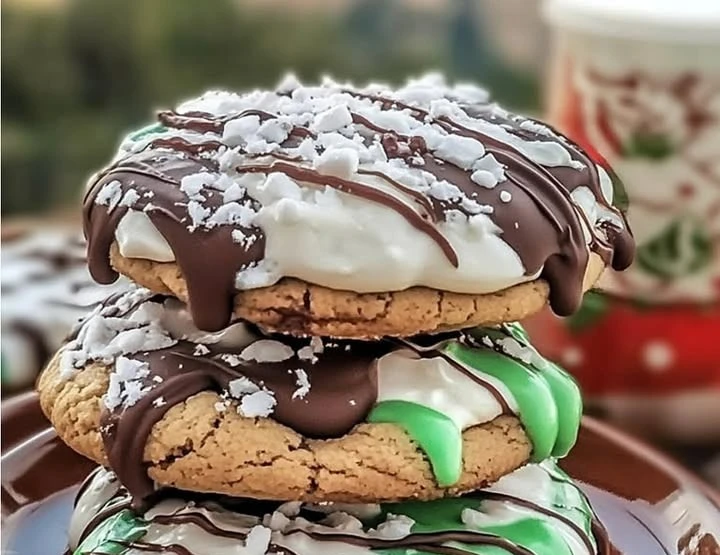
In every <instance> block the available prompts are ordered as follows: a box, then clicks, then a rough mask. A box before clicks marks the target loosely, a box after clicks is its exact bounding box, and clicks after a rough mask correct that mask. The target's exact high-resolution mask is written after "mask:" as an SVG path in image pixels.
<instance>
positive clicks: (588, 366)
mask: <svg viewBox="0 0 720 555" xmlns="http://www.w3.org/2000/svg"><path fill="white" fill-rule="evenodd" d="M545 12H546V15H547V17H548V19H549V21H550V22H551V25H552V27H553V39H554V44H553V47H554V49H553V60H552V61H553V64H552V72H551V74H550V78H549V79H548V83H547V93H548V95H547V97H548V101H549V103H548V108H549V114H548V116H549V117H548V119H549V120H550V121H551V122H553V123H554V124H555V125H556V126H557V127H559V128H560V129H561V130H562V131H564V132H565V133H566V134H568V135H569V136H570V137H571V138H573V139H574V140H575V141H576V142H578V143H579V144H580V145H582V146H583V147H585V148H586V149H588V150H589V151H590V152H591V153H593V154H595V155H596V156H597V159H598V161H600V162H601V163H603V161H604V160H607V162H608V163H609V164H610V166H612V168H613V169H614V170H615V171H616V173H617V174H618V175H619V177H620V178H621V179H622V180H623V182H624V184H625V188H626V192H627V195H628V197H629V201H630V208H629V212H628V218H629V221H630V225H631V227H632V229H633V232H634V234H635V238H636V241H637V243H638V251H637V256H636V261H635V263H634V264H633V266H632V267H631V268H630V269H629V270H628V271H626V272H624V273H615V272H611V271H608V272H606V275H605V276H604V278H603V281H602V283H601V287H602V289H603V290H604V291H605V294H591V295H590V296H589V297H588V298H587V299H586V302H585V303H584V306H583V309H582V310H581V311H580V313H579V314H577V315H576V316H574V317H572V318H570V319H568V320H564V321H563V320H560V319H557V318H554V317H553V316H551V315H549V314H543V315H541V316H539V317H538V318H536V319H535V320H534V321H531V322H530V323H529V325H528V327H529V329H530V332H531V333H532V334H533V337H534V340H535V342H536V343H537V345H538V347H539V348H540V349H541V350H543V351H544V352H545V353H546V354H547V355H548V356H550V357H552V358H555V359H557V360H558V361H559V362H560V363H561V364H563V365H565V366H566V367H567V368H568V369H569V370H571V371H573V372H574V373H575V374H576V376H577V377H578V379H579V380H580V382H581V385H582V386H583V387H584V389H585V393H586V397H587V399H588V403H589V405H590V406H594V407H595V408H598V409H601V410H602V411H603V412H604V413H605V414H606V415H607V416H608V417H610V418H612V419H615V420H619V421H621V423H622V424H623V425H624V426H625V427H630V428H634V429H635V430H636V431H639V432H641V433H644V434H646V435H651V436H655V437H657V438H660V439H669V440H673V441H680V442H688V443H715V442H717V443H718V444H720V2H719V1H718V0H683V1H682V2H678V1H677V0H672V1H670V0H652V1H651V0H549V1H548V2H547V3H546V4H545Z"/></svg>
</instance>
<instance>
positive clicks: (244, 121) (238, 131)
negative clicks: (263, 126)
mask: <svg viewBox="0 0 720 555" xmlns="http://www.w3.org/2000/svg"><path fill="white" fill-rule="evenodd" d="M259 128H260V118H259V117H258V116H245V117H242V118H237V119H232V120H230V121H229V122H227V123H226V124H225V127H224V128H223V136H222V139H223V143H225V144H226V145H228V146H236V145H241V144H243V143H245V142H246V141H247V140H248V139H249V138H250V137H251V136H253V135H255V133H257V130H258V129H259Z"/></svg>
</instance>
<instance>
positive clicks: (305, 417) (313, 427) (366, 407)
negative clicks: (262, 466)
mask: <svg viewBox="0 0 720 555" xmlns="http://www.w3.org/2000/svg"><path fill="white" fill-rule="evenodd" d="M298 346H299V343H298ZM351 347H352V353H351V354H350V353H347V352H345V351H344V349H339V348H338V349H332V350H330V349H328V350H326V352H325V353H323V355H322V357H320V358H319V359H318V360H317V361H316V362H315V363H312V362H311V361H308V360H300V359H296V360H292V361H284V362H275V363H270V362H267V363H260V362H252V361H241V360H239V359H238V362H239V364H237V366H234V367H233V366H231V365H230V364H229V363H227V362H225V361H223V360H222V359H221V358H219V356H218V353H214V352H212V351H211V352H210V353H209V354H208V355H206V356H203V357H200V356H193V355H192V353H193V350H194V348H195V344H193V343H189V342H183V341H181V342H179V343H178V344H177V345H175V346H173V347H170V348H167V349H162V350H159V351H152V352H149V353H147V354H141V355H136V356H135V357H134V358H136V359H138V360H141V361H145V362H148V363H149V365H150V368H151V372H152V375H151V376H148V377H147V378H146V382H147V383H146V384H145V385H147V386H152V389H151V390H150V391H149V392H148V393H147V394H146V395H145V396H144V397H143V398H141V399H140V400H139V401H138V402H137V403H135V404H134V405H133V406H130V407H127V408H125V409H124V410H122V409H118V410H116V411H112V412H109V411H108V412H105V413H104V415H103V428H102V429H103V441H104V444H105V452H106V453H107V457H108V461H109V463H110V467H111V468H112V469H113V470H114V471H115V473H116V474H117V475H118V477H119V479H120V481H121V482H122V483H123V484H124V485H125V487H127V488H128V490H129V491H130V492H131V493H132V495H133V497H134V499H135V505H136V506H138V505H139V504H140V503H141V502H142V499H143V498H145V497H147V496H149V495H150V494H151V493H152V492H153V484H152V482H151V480H150V479H149V477H148V476H147V470H146V468H145V466H144V464H143V453H144V450H145V443H146V442H147V438H148V436H149V435H150V431H151V430H152V427H153V426H154V425H155V424H156V423H157V422H158V421H160V420H161V419H162V417H163V416H164V415H165V413H166V412H167V411H168V410H169V409H170V408H172V407H173V406H175V405H177V404H179V403H182V402H183V401H185V400H186V399H188V398H189V397H191V396H193V395H195V394H197V393H200V392H201V391H215V392H217V393H222V392H224V391H226V390H228V389H229V384H230V382H231V381H233V380H235V379H238V378H242V377H246V378H249V379H250V380H252V381H253V382H254V383H256V384H264V385H265V386H266V387H267V388H268V389H269V390H270V391H272V392H273V393H274V396H275V400H276V401H277V405H276V406H275V409H274V412H273V419H274V420H276V421H277V422H280V423H281V424H284V425H287V426H289V427H290V428H292V429H293V430H295V431H297V432H298V433H301V434H304V435H306V436H308V437H312V438H326V437H340V436H342V435H344V434H345V433H347V432H348V431H349V430H350V429H351V428H352V427H353V426H354V425H355V424H357V423H358V422H362V421H363V420H364V419H365V417H366V416H367V414H368V413H369V412H370V409H371V408H372V407H373V406H374V404H375V401H376V399H377V376H376V373H375V367H374V365H373V364H372V363H373V361H374V360H375V359H376V358H378V357H379V356H382V354H384V353H385V352H387V351H388V350H389V349H390V347H389V345H387V344H383V343H353V344H352V345H351ZM223 354H224V355H231V356H237V355H239V354H240V351H229V350H224V351H223ZM289 368H297V369H302V370H304V371H305V372H306V373H307V376H308V377H309V381H310V384H311V388H310V391H309V392H308V393H307V394H306V395H305V396H304V397H303V398H300V397H297V396H296V397H293V393H294V392H295V391H296V390H297V389H298V385H297V376H296V374H295V373H293V372H290V373H289V372H288V369H289ZM154 376H159V377H160V378H162V382H161V383H159V384H156V383H155V382H153V377H154ZM160 398H162V399H163V400H164V403H163V404H162V406H157V404H158V403H157V400H158V399H160Z"/></svg>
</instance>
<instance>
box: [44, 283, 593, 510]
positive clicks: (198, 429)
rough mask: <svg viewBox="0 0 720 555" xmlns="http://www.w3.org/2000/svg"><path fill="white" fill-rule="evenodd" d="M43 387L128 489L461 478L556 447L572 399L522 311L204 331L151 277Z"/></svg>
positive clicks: (270, 493)
mask: <svg viewBox="0 0 720 555" xmlns="http://www.w3.org/2000/svg"><path fill="white" fill-rule="evenodd" d="M38 388H39V391H40V400H41V405H42V407H43V410H44V412H45V414H46V415H47V416H48V417H49V418H50V420H51V421H52V423H53V425H54V427H55V428H56V429H57V431H58V434H59V435H60V437H61V438H63V439H64V440H65V441H66V442H67V443H68V444H69V445H70V446H71V447H73V448H74V449H76V450H77V451H79V452H80V453H82V454H84V455H86V456H88V457H90V458H92V459H94V460H95V461H97V462H99V463H101V464H106V465H109V466H110V467H111V468H112V469H113V470H114V471H115V472H116V473H117V474H118V476H119V477H120V479H121V481H122V483H123V484H124V485H125V486H126V487H127V488H128V489H129V490H130V492H131V493H132V494H133V496H135V497H136V498H137V499H143V498H145V497H147V496H148V495H150V494H151V493H152V491H153V487H154V486H153V482H154V483H155V484H159V485H163V486H168V485H170V486H174V487H177V488H180V489H184V490H190V491H210V492H215V493H222V494H227V495H233V496H244V497H257V498H264V499H280V500H288V499H295V500H305V501H316V502H320V501H344V502H366V501H372V502H379V501H397V500H402V499H412V498H414V499H432V498H436V497H442V496H447V495H454V494H457V493H459V492H464V491H469V490H472V489H476V488H478V487H481V486H484V485H486V484H487V483H490V482H492V481H494V480H496V479H497V478H499V477H500V476H502V475H504V474H506V473H508V472H510V471H512V470H514V469H515V468H517V467H519V466H521V465H522V464H524V463H525V462H527V461H528V460H534V461H541V460H544V459H545V458H547V457H550V456H554V457H561V456H564V455H565V454H566V453H567V452H568V450H569V449H570V448H571V447H572V445H573V443H574V441H575V438H576V435H577V430H578V426H579V421H580V416H581V412H582V406H581V400H580V394H579V390H578V388H577V386H576V384H575V382H574V381H573V380H572V378H570V377H569V376H568V375H567V374H566V373H565V372H563V371H562V370H561V369H560V368H558V367H557V366H555V365H554V364H552V363H550V362H548V361H546V360H545V359H543V358H542V357H541V356H540V355H539V354H538V353H537V351H535V350H534V349H533V348H532V347H531V346H530V345H529V343H528V341H527V337H526V336H525V334H524V332H523V331H522V329H521V328H520V327H519V326H517V325H504V326H502V327H500V328H474V329H472V330H469V331H465V332H450V333H446V334H441V335H433V336H417V337H414V338H412V339H392V338H388V339H383V340H379V341H375V342H363V341H350V340H344V341H337V340H327V339H321V338H319V337H314V338H312V339H302V338H292V337H289V336H279V335H265V334H262V333H260V332H259V331H258V330H257V329H256V328H253V327H251V326H249V325H247V324H245V323H235V324H233V325H231V326H229V327H228V328H225V329H223V330H222V331H220V332H219V333H208V332H203V331H201V330H199V329H198V328H196V327H195V326H194V324H193V323H192V318H191V316H190V314H189V313H188V310H187V308H186V307H185V305H183V304H182V303H180V302H179V301H178V300H176V299H174V298H163V297H160V296H158V295H155V294H153V293H152V292H150V291H148V290H144V289H136V290H133V291H130V292H128V293H126V294H125V295H121V296H118V297H117V298H116V299H114V300H113V301H112V302H110V303H107V304H106V305H105V306H104V307H103V308H102V309H100V310H98V311H96V312H95V313H94V314H93V315H92V316H91V317H89V318H88V319H87V320H86V321H85V322H84V324H83V325H82V326H81V327H80V328H79V330H78V333H77V336H76V337H75V338H74V339H73V340H72V341H70V342H69V343H68V344H67V345H66V346H65V347H64V348H63V349H62V350H61V351H60V353H59V354H58V356H56V357H55V359H54V360H53V361H52V362H51V363H50V365H49V367H48V368H47V370H46V371H45V373H44V374H43V376H42V377H41V379H40V381H39V385H38Z"/></svg>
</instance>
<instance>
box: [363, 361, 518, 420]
mask: <svg viewBox="0 0 720 555" xmlns="http://www.w3.org/2000/svg"><path fill="white" fill-rule="evenodd" d="M377 372H378V402H381V401H391V400H401V401H410V402H412V403H417V404H419V405H424V406H426V407H429V408H431V409H434V410H436V411H438V412H440V413H442V414H444V415H445V416H447V417H449V418H450V419H451V420H452V421H453V422H454V423H455V424H456V425H457V427H458V428H459V429H461V430H464V429H466V428H468V427H470V426H473V425H475V424H479V423H482V422H489V421H490V420H493V419H494V418H496V417H498V416H500V415H501V414H502V407H501V406H500V403H498V402H497V400H496V399H495V397H493V395H492V393H490V391H488V390H487V389H486V388H485V387H483V386H482V385H480V384H478V383H477V382H476V381H474V380H473V379H471V378H469V377H468V376H466V375H465V374H463V373H462V372H459V371H458V370H457V369H456V368H454V367H453V366H452V365H451V364H450V363H448V362H447V361H446V360H445V359H443V358H441V357H434V358H418V357H417V356H416V355H415V354H414V353H412V352H410V351H407V350H401V351H394V352H392V353H389V354H387V355H385V356H383V357H381V358H380V359H379V360H378V362H377ZM471 372H473V373H475V374H477V375H478V376H480V377H482V379H483V380H487V381H489V382H491V383H492V384H493V385H494V386H495V387H497V388H498V389H499V390H500V392H501V393H502V395H503V397H504V398H505V399H507V400H509V401H510V404H511V408H512V409H513V410H516V409H517V407H516V406H512V405H514V399H513V397H512V395H511V394H510V391H508V390H507V388H506V387H505V386H504V384H502V383H501V382H500V381H498V380H496V379H495V378H493V377H492V376H489V375H487V374H483V373H482V372H478V371H477V370H471Z"/></svg>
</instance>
